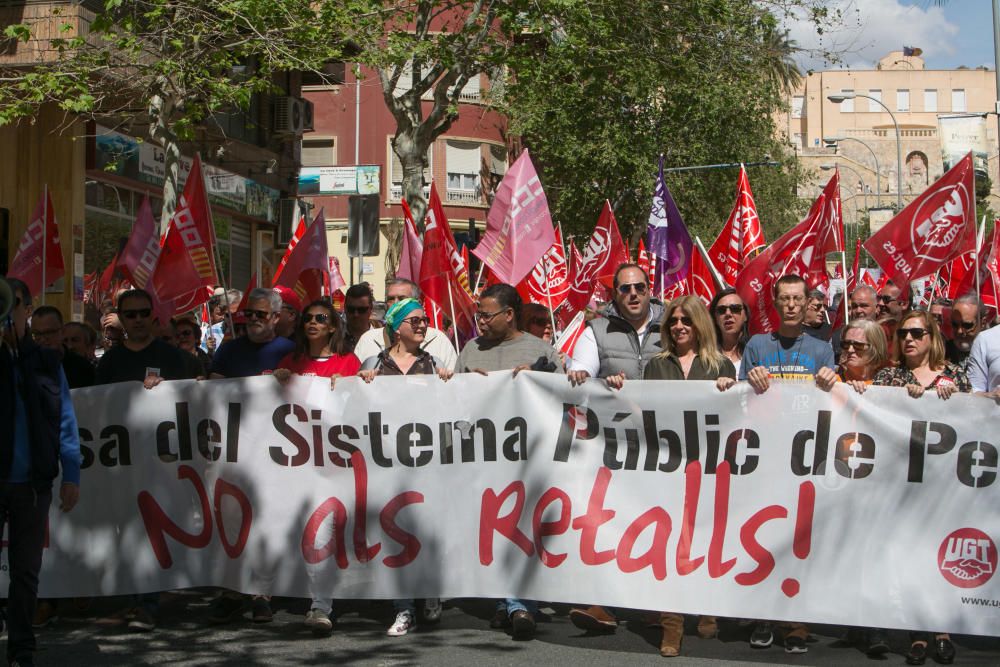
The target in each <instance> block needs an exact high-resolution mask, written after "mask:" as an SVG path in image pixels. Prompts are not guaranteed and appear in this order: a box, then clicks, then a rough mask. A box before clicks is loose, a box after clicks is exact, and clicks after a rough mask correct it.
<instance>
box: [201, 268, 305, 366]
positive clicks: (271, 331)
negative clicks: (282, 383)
mask: <svg viewBox="0 0 1000 667" xmlns="http://www.w3.org/2000/svg"><path fill="white" fill-rule="evenodd" d="M281 305H282V300H281V295H280V294H278V293H277V292H275V291H274V290H271V289H267V288H264V287H258V288H255V289H253V290H251V291H250V294H249V296H248V297H247V303H246V307H245V308H244V309H243V316H244V317H245V318H246V321H247V333H246V335H245V336H240V337H238V338H233V339H232V340H229V341H226V342H225V343H223V344H222V345H221V346H220V347H219V349H218V350H217V351H216V353H215V356H214V357H212V369H211V372H210V374H209V377H210V378H212V379H215V380H217V379H222V378H242V377H252V376H254V375H260V374H262V373H264V372H265V371H273V370H274V369H275V368H277V367H278V362H280V361H281V360H282V359H283V358H284V356H285V355H286V354H288V353H289V352H291V351H292V350H293V349H295V343H293V342H292V341H290V340H289V339H287V338H284V337H282V336H279V335H278V334H277V333H276V332H275V325H276V324H277V322H278V312H279V311H280V310H281Z"/></svg>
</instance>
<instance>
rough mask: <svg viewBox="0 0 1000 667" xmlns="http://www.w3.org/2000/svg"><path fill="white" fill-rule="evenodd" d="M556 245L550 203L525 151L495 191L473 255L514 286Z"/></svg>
mask: <svg viewBox="0 0 1000 667" xmlns="http://www.w3.org/2000/svg"><path fill="white" fill-rule="evenodd" d="M555 242H556V236H555V232H554V231H553V226H552V216H551V215H550V214H549V203H548V201H547V200H546V199H545V192H544V191H543V190H542V184H541V182H540V181H539V180H538V174H537V173H536V172H535V167H534V165H532V164H531V157H530V156H529V155H528V151H527V149H525V150H524V152H523V153H521V156H520V157H519V158H517V160H515V161H514V164H513V165H511V167H510V169H509V170H508V171H507V174H506V175H504V177H503V181H502V182H501V183H500V187H498V188H497V192H496V196H495V197H494V198H493V205H492V206H491V207H490V212H489V214H488V215H487V216H486V233H485V234H483V238H482V240H481V241H480V242H479V245H477V246H476V247H475V249H474V250H473V251H472V254H474V255H475V256H476V257H478V258H479V259H481V260H483V262H485V263H486V266H488V267H490V270H491V271H493V274H494V275H496V276H497V277H498V278H499V279H500V280H502V281H503V282H505V283H508V284H510V285H517V284H518V283H519V282H521V280H522V279H523V278H524V277H525V276H526V275H528V273H530V272H531V270H532V269H533V268H535V264H537V263H538V260H540V259H541V258H542V256H543V255H544V254H545V253H546V252H548V251H549V248H551V247H552V244H553V243H555Z"/></svg>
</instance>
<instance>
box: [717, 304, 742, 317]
mask: <svg viewBox="0 0 1000 667" xmlns="http://www.w3.org/2000/svg"><path fill="white" fill-rule="evenodd" d="M727 310H728V311H729V312H730V313H732V314H733V315H741V314H742V313H743V304H742V303H731V304H729V305H728V306H727V305H724V304H721V303H720V304H719V305H718V306H716V307H715V314H716V315H725V314H726V311H727Z"/></svg>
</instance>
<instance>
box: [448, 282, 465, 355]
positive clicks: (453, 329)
mask: <svg viewBox="0 0 1000 667" xmlns="http://www.w3.org/2000/svg"><path fill="white" fill-rule="evenodd" d="M448 305H449V306H450V307H451V335H452V338H454V339H455V349H456V350H460V349H462V348H461V346H460V345H459V344H458V320H457V319H456V318H455V299H454V297H452V295H451V285H450V284H449V285H448Z"/></svg>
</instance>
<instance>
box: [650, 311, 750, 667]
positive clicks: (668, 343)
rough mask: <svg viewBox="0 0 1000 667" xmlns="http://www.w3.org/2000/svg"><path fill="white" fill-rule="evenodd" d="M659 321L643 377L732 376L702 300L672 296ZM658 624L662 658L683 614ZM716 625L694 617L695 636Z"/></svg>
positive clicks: (675, 646)
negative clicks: (657, 347)
mask: <svg viewBox="0 0 1000 667" xmlns="http://www.w3.org/2000/svg"><path fill="white" fill-rule="evenodd" d="M663 312H664V313H666V316H665V317H664V318H663V322H662V323H661V324H660V345H662V346H663V351H662V352H660V353H659V354H658V355H656V356H655V357H653V358H652V359H651V360H650V362H649V364H648V365H647V366H646V370H645V372H644V374H643V376H642V377H643V379H644V380H713V381H714V380H718V379H719V378H720V377H721V378H731V379H732V380H733V381H735V380H736V367H735V366H734V365H733V362H732V361H730V360H729V359H728V358H727V357H726V356H725V355H723V354H722V352H721V351H720V350H719V345H718V343H717V342H716V334H715V326H714V325H713V324H712V316H711V315H709V313H708V309H707V308H705V304H703V303H702V302H701V299H699V298H698V297H696V296H682V297H678V298H676V299H674V300H673V301H671V302H670V303H669V304H667V307H666V308H665V309H664V311H663ZM659 625H660V627H661V628H662V629H663V637H662V639H661V640H660V655H662V656H663V657H665V658H669V657H674V656H677V655H680V651H681V640H682V639H683V638H684V616H683V615H682V614H675V613H672V612H667V611H665V612H662V613H661V614H660V618H659ZM718 633H719V626H718V623H717V621H716V618H715V617H714V616H701V617H700V618H699V619H698V636H700V637H704V638H706V639H708V638H711V637H715V636H716V635H717V634H718Z"/></svg>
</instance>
